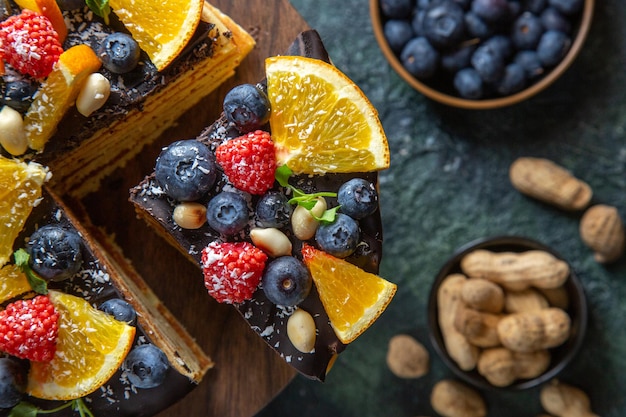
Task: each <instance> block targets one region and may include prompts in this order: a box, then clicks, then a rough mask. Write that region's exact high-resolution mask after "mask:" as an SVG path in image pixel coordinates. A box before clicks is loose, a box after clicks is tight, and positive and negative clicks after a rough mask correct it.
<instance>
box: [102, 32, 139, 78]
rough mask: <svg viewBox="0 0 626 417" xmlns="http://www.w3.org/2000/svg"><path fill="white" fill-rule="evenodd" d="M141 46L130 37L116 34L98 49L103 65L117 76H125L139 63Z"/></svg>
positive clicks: (103, 42) (105, 39)
mask: <svg viewBox="0 0 626 417" xmlns="http://www.w3.org/2000/svg"><path fill="white" fill-rule="evenodd" d="M139 54H140V50H139V45H138V44H137V42H136V41H135V40H134V39H133V38H132V37H131V36H129V35H127V34H125V33H121V32H115V33H111V34H110V35H108V36H107V37H106V38H104V40H103V41H102V44H101V45H100V47H99V48H98V56H99V57H100V60H101V61H102V65H103V66H104V67H105V68H106V69H108V70H109V71H111V72H113V73H116V74H124V73H127V72H130V71H132V70H134V69H135V67H136V66H137V64H138V63H139Z"/></svg>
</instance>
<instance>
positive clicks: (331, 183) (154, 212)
mask: <svg viewBox="0 0 626 417" xmlns="http://www.w3.org/2000/svg"><path fill="white" fill-rule="evenodd" d="M288 54H294V55H296V54H298V55H304V56H308V57H313V58H315V62H320V61H322V60H328V55H327V53H326V51H325V49H324V47H323V44H322V42H321V40H320V38H319V35H318V34H317V32H315V31H307V32H303V33H302V34H301V35H300V36H298V38H297V39H296V41H295V42H294V44H293V45H292V47H291V48H290V49H289V51H288ZM307 64H311V63H310V62H308V61H307ZM313 65H318V64H316V63H313ZM324 65H328V64H324ZM333 71H336V69H333ZM248 88H250V87H248ZM255 88H260V90H261V91H262V89H263V85H258V86H256V87H255ZM252 91H254V90H252ZM377 123H378V122H377V121H376V122H375V124H377ZM270 125H271V121H270ZM268 127H270V126H267V125H265V126H264V127H263V128H264V129H267V128H268ZM348 129H350V128H348ZM368 129H369V128H368ZM380 132H382V129H380ZM370 133H371V132H370ZM371 134H372V135H373V136H375V135H376V134H375V133H371ZM263 135H264V134H263V133H262V132H260V131H256V132H250V133H248V134H244V135H243V136H244V137H255V138H253V139H250V140H251V141H254V140H256V137H257V136H263ZM348 136H349V135H348ZM383 137H384V134H383ZM235 138H237V139H235ZM241 138H242V132H241V130H240V128H239V127H238V126H237V125H236V124H234V123H233V122H231V121H229V120H227V117H226V115H225V114H223V115H222V116H221V117H220V118H219V119H218V120H217V121H216V122H215V123H213V124H212V125H211V126H209V127H208V128H206V129H205V130H204V131H203V132H202V133H201V134H200V135H199V136H198V137H197V138H196V139H195V141H188V142H187V143H185V144H182V145H179V143H177V144H172V145H170V146H169V149H172V152H173V153H176V152H177V151H173V149H181V148H180V147H179V146H181V147H186V146H190V147H192V148H194V150H193V151H192V153H193V152H196V151H198V152H200V154H199V155H200V156H198V159H197V161H196V162H199V163H200V164H201V165H204V162H205V161H209V160H213V159H214V158H215V159H216V160H217V161H218V163H220V158H221V156H220V152H222V151H223V150H224V149H225V148H224V147H222V146H223V145H226V144H232V143H235V142H238V141H239V140H240V139H241ZM274 139H276V138H274ZM183 142H186V141H183ZM198 142H199V143H200V144H202V145H204V147H202V146H197V143H198ZM194 143H195V144H194ZM255 143H261V142H260V141H259V142H255ZM384 143H385V146H383V147H382V148H384V149H383V151H382V154H383V157H382V159H383V160H386V161H385V162H383V163H382V164H381V165H380V167H379V168H378V169H384V168H385V167H386V166H387V164H388V149H386V139H385V140H384ZM259 146H260V145H259ZM205 148H206V149H208V152H209V156H206V155H205V154H204V153H203V152H205V151H203V150H202V149H205ZM220 148H221V149H222V151H220ZM167 152H168V151H167V150H166V151H164V153H162V154H161V156H160V157H159V159H160V161H161V162H162V164H161V165H163V164H165V161H170V159H171V158H170V156H169V155H168V156H167V157H166V156H164V155H165V154H166V153H167ZM339 153H341V151H339ZM354 156H355V160H354V162H353V163H354V166H359V165H358V164H359V163H358V162H357V161H356V156H357V153H356V151H355V154H354ZM235 158H237V155H235ZM270 159H272V160H273V159H274V154H273V153H272V154H271V158H270ZM200 161H202V162H200ZM168 163H169V162H168ZM185 163H189V164H190V165H194V164H192V163H191V162H190V161H186V162H184V163H182V164H181V165H178V166H179V167H183V165H184V164H185ZM173 164H175V163H173ZM158 165H159V162H157V166H158ZM209 165H210V164H209ZM209 165H207V166H203V167H202V168H201V169H202V170H203V171H205V170H206V171H207V172H208V171H211V170H212V168H210V166H209ZM241 165H249V164H247V163H242V164H241ZM227 171H228V169H227V168H225V165H224V164H223V163H222V164H221V165H220V168H218V169H217V170H216V171H215V174H214V175H216V177H217V179H216V180H215V185H214V186H209V187H210V191H208V194H204V195H202V196H201V197H200V198H189V199H190V200H196V199H197V201H194V202H191V203H190V202H183V203H181V200H185V199H187V197H184V196H180V195H178V196H176V195H175V193H174V194H173V193H172V188H171V187H169V186H168V185H164V183H163V180H161V179H159V168H157V170H155V172H154V173H153V174H151V175H150V176H148V177H146V179H145V180H144V181H143V182H142V183H141V184H139V185H137V186H136V187H134V188H133V189H131V197H130V199H131V201H132V202H133V204H134V205H135V208H136V210H137V213H138V214H139V216H140V217H141V218H143V219H145V220H146V221H147V223H148V224H149V225H150V226H151V227H152V228H154V230H156V231H157V233H158V234H160V235H161V236H163V237H164V238H165V239H166V240H167V241H168V242H169V243H171V244H172V245H174V247H176V248H177V249H179V250H180V251H181V252H182V253H183V254H185V255H186V256H187V257H188V258H189V259H190V260H191V261H193V262H194V263H196V264H197V265H198V266H200V267H202V268H203V270H204V274H205V285H207V288H208V289H209V293H210V294H211V295H213V296H214V298H216V299H218V300H219V301H222V302H228V303H232V304H235V305H236V307H237V308H238V310H239V312H240V313H241V315H242V316H243V317H244V319H245V320H247V321H248V324H249V325H250V326H251V327H252V329H253V330H255V332H257V334H259V335H260V336H261V337H262V338H263V339H264V340H265V341H266V342H267V344H268V345H269V346H271V347H272V348H273V349H274V350H275V351H276V352H277V353H278V354H279V355H281V357H282V358H283V359H284V360H285V361H286V362H288V363H289V364H290V365H292V366H293V367H294V368H295V369H297V370H298V371H299V372H300V373H302V374H304V375H306V376H308V377H310V378H314V379H319V380H324V379H325V377H326V373H327V372H328V370H329V369H330V367H331V366H332V364H333V362H334V360H335V358H336V357H337V355H338V354H339V353H340V352H342V351H343V350H344V349H345V347H346V345H347V344H349V343H350V342H351V341H352V340H354V338H355V337H356V336H358V334H360V331H362V330H364V328H366V327H369V325H370V324H371V322H369V323H368V324H367V326H364V327H363V328H362V329H361V330H360V331H359V332H358V334H354V335H352V336H351V337H347V338H344V337H343V333H342V332H341V331H340V330H339V328H340V327H341V324H338V323H336V322H335V323H332V322H331V319H330V318H329V314H327V311H326V309H327V308H328V303H326V302H325V301H324V300H322V299H323V298H324V297H320V296H319V295H318V284H317V283H316V285H312V286H311V289H310V292H308V293H306V294H304V296H303V297H304V299H303V300H298V301H297V302H296V304H297V305H295V304H289V305H288V304H287V303H284V304H281V302H282V301H278V302H277V301H275V300H276V299H273V298H272V297H271V296H268V295H267V290H266V289H267V288H268V287H269V284H268V282H267V281H266V280H265V279H266V276H267V270H268V269H269V267H268V268H267V269H265V270H264V275H263V279H264V281H263V283H262V285H261V286H259V287H256V284H254V285H253V286H252V287H251V288H244V287H246V285H247V284H241V285H240V284H236V285H235V286H237V290H232V289H231V290H227V291H224V287H223V285H225V286H228V284H224V282H223V281H222V278H223V275H222V276H220V272H215V268H214V267H213V266H212V265H213V262H212V260H214V259H221V258H222V257H223V258H224V259H226V258H228V259H230V258H231V256H232V255H233V254H234V253H236V251H239V250H243V252H240V253H245V254H247V255H249V256H254V257H255V258H256V257H257V255H258V258H262V257H263V255H262V254H259V253H258V251H259V249H258V247H263V248H264V249H267V248H266V247H265V246H273V242H270V243H269V245H264V244H262V243H261V242H259V241H258V240H256V239H255V238H254V237H253V235H254V234H255V233H256V231H257V230H258V229H263V228H265V227H261V228H258V227H257V226H258V225H259V219H258V213H259V212H258V210H257V212H256V216H257V217H256V220H255V218H254V216H252V215H251V214H250V213H248V214H249V215H250V217H247V219H246V220H244V223H246V224H245V225H244V226H242V227H243V228H240V230H241V231H239V232H235V233H234V234H233V233H230V232H228V231H226V230H221V229H219V226H215V225H214V224H213V223H211V219H210V217H211V215H210V212H211V205H212V203H214V202H215V201H218V200H219V199H220V198H222V196H224V195H225V194H229V192H231V193H230V194H232V192H234V193H235V194H237V193H238V192H239V191H241V189H243V188H242V187H241V186H239V184H238V183H237V182H233V178H232V176H229V174H228V173H227ZM355 171H356V172H355ZM250 174H251V176H250V178H252V179H246V178H245V176H244V178H242V179H241V180H242V181H243V182H245V183H247V185H249V186H250V190H249V191H248V192H243V193H240V194H241V195H242V196H243V199H244V200H245V202H244V203H243V204H244V205H247V206H248V207H249V208H251V210H254V207H255V206H257V204H259V201H260V200H261V199H262V198H263V197H264V196H265V195H266V192H265V191H263V192H256V191H255V189H256V186H257V185H258V183H259V182H265V181H269V184H270V186H269V188H270V190H269V192H267V194H269V193H271V192H276V193H278V194H281V195H283V196H284V195H288V196H289V197H287V199H289V198H291V197H293V196H294V195H297V194H298V193H299V192H300V191H303V190H304V192H305V193H307V194H315V193H317V192H321V193H323V194H324V195H325V196H326V199H327V204H328V207H329V208H331V207H337V204H338V203H337V201H338V200H337V195H336V193H337V191H338V190H339V188H340V187H341V186H342V185H343V184H345V183H346V182H348V181H349V180H351V179H360V180H364V181H365V182H366V183H367V184H369V185H368V187H369V188H368V189H371V190H372V191H374V190H376V189H377V178H378V175H377V169H372V170H371V171H370V172H362V171H361V172H359V169H353V170H352V172H344V173H331V172H327V173H326V174H319V173H318V175H311V174H301V175H292V176H290V178H289V180H288V181H289V183H290V185H285V184H283V183H280V185H279V183H275V182H274V178H273V171H272V172H271V173H270V175H271V177H270V178H269V180H268V179H267V178H266V179H259V177H257V173H255V172H251V173H250ZM279 182H280V181H279ZM192 189H193V188H192ZM296 189H297V190H298V191H296ZM238 190H239V191H238ZM200 194H202V193H200ZM218 197H219V198H218ZM228 198H231V197H228ZM374 204H375V205H374V210H373V211H370V212H368V213H367V214H366V215H364V216H362V217H361V218H359V219H358V226H357V228H358V229H359V230H358V237H357V238H356V245H355V248H354V249H353V250H351V251H350V253H348V254H343V255H338V257H342V258H345V260H344V259H341V260H338V259H337V258H335V257H334V256H333V257H331V258H332V260H331V262H344V263H349V264H350V265H351V268H354V271H359V272H357V273H356V274H357V275H360V274H361V273H365V271H367V273H369V274H370V275H372V276H373V277H374V275H375V274H376V273H377V272H378V265H379V262H380V258H381V256H382V225H381V219H380V212H379V210H378V201H377V195H376V197H375V201H374ZM207 205H208V208H206V206H207ZM177 207H183V212H185V213H186V214H184V215H183V217H186V216H188V217H191V218H193V219H199V220H200V221H199V222H198V224H196V225H195V226H193V227H194V228H188V226H187V225H183V223H181V222H180V221H178V220H175V217H174V214H173V212H174V210H175V209H176V208H177ZM207 210H208V211H209V214H208V215H207V217H208V218H209V224H210V225H211V226H209V225H206V224H204V222H203V221H202V220H203V219H202V218H203V217H204V215H205V214H204V213H206V211H207ZM339 210H340V211H341V208H339ZM344 210H345V209H344ZM285 211H289V210H287V209H286V210H285ZM331 211H333V210H331ZM346 211H347V210H346ZM195 215H197V216H195ZM342 215H343V214H340V215H338V217H339V216H342ZM226 216H227V217H228V215H226ZM287 216H289V215H287ZM287 219H288V220H287V221H289V217H287ZM261 223H262V222H261ZM216 227H217V228H216ZM269 228H271V229H275V230H276V229H280V233H281V234H283V236H285V237H284V239H288V240H289V242H290V244H289V249H288V250H287V252H281V253H280V254H276V253H271V250H270V251H268V250H265V252H268V253H270V255H269V256H268V258H275V259H274V261H277V260H279V259H280V258H295V259H297V260H298V261H300V260H301V259H303V256H302V255H301V254H300V251H301V250H303V248H304V247H305V246H306V243H307V242H308V243H311V244H312V245H315V246H319V245H318V244H317V243H316V241H315V239H313V238H312V237H311V236H309V237H307V238H300V237H298V236H297V233H296V232H295V231H294V229H293V228H292V226H291V225H289V224H283V225H281V226H271V227H269ZM272 233H274V232H273V231H272ZM279 239H283V238H282V237H281V238H279ZM284 239H283V240H284ZM270 240H271V239H270ZM243 242H253V243H254V244H255V245H245V244H244V243H243ZM238 245H240V246H238ZM237 246H238V247H240V248H241V247H242V248H243V249H237V248H236V247H237ZM207 248H208V249H207ZM313 252H316V253H317V252H322V251H319V250H312V252H311V253H313ZM247 255H242V256H240V258H239V259H240V261H241V259H243V257H245V256H247ZM291 255H293V256H291ZM315 256H316V255H312V257H315ZM270 261H271V259H268V260H267V265H270ZM274 261H272V263H273V262H274ZM233 262H239V261H234V260H233ZM250 262H255V261H250ZM281 262H282V261H281ZM244 263H245V262H244ZM295 263H297V262H295ZM209 264H211V266H209ZM243 267H244V266H242V268H243ZM260 269H261V267H258V266H253V267H251V269H250V270H249V271H248V273H249V276H257V278H258V275H259V270H260ZM209 270H210V272H207V271H209ZM227 273H228V271H226V272H224V274H227ZM350 273H352V270H351V272H350ZM244 275H247V274H244ZM315 278H316V277H314V279H315ZM247 279H248V278H246V280H247ZM212 280H215V281H216V283H215V284H211V283H210V282H209V281H212ZM373 280H374V281H376V282H377V283H381V282H384V283H385V284H383V287H384V288H385V290H382V289H381V293H380V294H381V295H380V297H379V298H380V300H379V301H380V303H381V305H380V308H379V309H378V311H376V316H375V317H378V315H379V314H380V313H381V312H382V310H384V308H385V307H386V305H387V303H388V302H389V301H390V299H391V297H393V293H395V285H393V284H391V283H389V282H387V281H385V280H382V279H381V278H379V277H374V278H373ZM309 284H310V282H309ZM320 288H321V287H320ZM249 290H251V291H253V295H252V296H251V297H246V296H244V297H243V298H240V297H239V295H240V294H238V295H237V296H234V297H233V298H231V296H232V295H233V293H232V291H236V292H239V291H242V292H245V291H249ZM355 291H357V290H356V289H355ZM382 292H385V294H384V295H383V294H382ZM222 293H224V295H223V294H222ZM222 295H223V296H222ZM324 295H325V294H324ZM355 295H356V292H355ZM331 298H332V297H331ZM326 301H327V300H326ZM296 310H303V311H306V312H307V313H308V314H309V315H310V316H311V318H312V319H313V322H314V323H315V324H314V326H315V330H314V333H316V337H315V341H314V345H313V348H311V347H310V346H309V347H308V348H304V351H302V350H300V349H299V348H298V347H296V345H297V343H294V340H293V339H294V338H293V337H289V335H288V334H287V333H288V331H287V328H288V321H289V320H290V317H292V316H294V314H293V313H294V312H295V311H296ZM363 314H364V315H367V314H366V313H363ZM333 315H335V314H333ZM339 315H341V314H339ZM374 319H375V318H374Z"/></svg>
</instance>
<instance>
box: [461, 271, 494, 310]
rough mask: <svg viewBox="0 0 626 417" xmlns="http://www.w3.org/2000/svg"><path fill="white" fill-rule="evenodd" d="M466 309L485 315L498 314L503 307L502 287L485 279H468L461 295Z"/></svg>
mask: <svg viewBox="0 0 626 417" xmlns="http://www.w3.org/2000/svg"><path fill="white" fill-rule="evenodd" d="M461 295H462V297H463V301H464V302H465V304H467V306H468V307H471V308H473V309H475V310H479V311H485V312H487V313H500V312H501V311H502V308H503V306H504V292H503V291H502V287H500V286H499V285H497V284H495V283H493V282H491V281H488V280H486V279H478V278H475V279H468V280H467V281H466V282H465V284H463V291H462V293H461Z"/></svg>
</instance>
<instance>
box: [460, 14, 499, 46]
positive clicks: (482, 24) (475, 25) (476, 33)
mask: <svg viewBox="0 0 626 417" xmlns="http://www.w3.org/2000/svg"><path fill="white" fill-rule="evenodd" d="M464 20H465V30H466V31H467V33H468V34H469V35H470V36H472V37H475V38H479V39H487V38H488V37H490V36H491V35H493V33H494V29H493V26H492V25H490V24H489V23H487V22H486V21H485V20H483V19H482V18H481V17H480V16H478V15H477V14H476V13H474V12H472V11H469V12H467V13H465V17H464Z"/></svg>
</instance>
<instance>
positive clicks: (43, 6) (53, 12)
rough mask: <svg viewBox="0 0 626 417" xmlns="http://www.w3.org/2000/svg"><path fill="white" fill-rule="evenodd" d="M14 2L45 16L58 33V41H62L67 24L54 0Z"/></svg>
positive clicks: (19, 0)
mask: <svg viewBox="0 0 626 417" xmlns="http://www.w3.org/2000/svg"><path fill="white" fill-rule="evenodd" d="M15 2H16V3H17V5H18V6H20V7H21V8H22V9H29V10H32V11H33V12H37V13H39V14H41V15H44V16H46V17H47V18H48V20H50V23H52V27H53V28H54V30H56V32H57V34H58V35H59V41H60V42H61V43H63V41H64V40H65V37H66V36H67V26H66V25H65V19H63V12H61V9H60V8H59V6H58V4H57V2H56V0H15Z"/></svg>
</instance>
